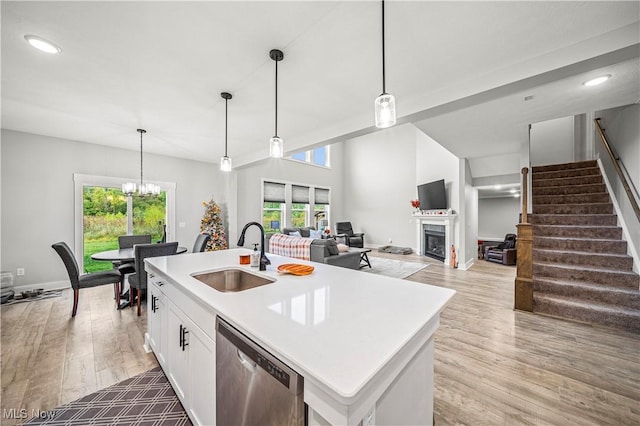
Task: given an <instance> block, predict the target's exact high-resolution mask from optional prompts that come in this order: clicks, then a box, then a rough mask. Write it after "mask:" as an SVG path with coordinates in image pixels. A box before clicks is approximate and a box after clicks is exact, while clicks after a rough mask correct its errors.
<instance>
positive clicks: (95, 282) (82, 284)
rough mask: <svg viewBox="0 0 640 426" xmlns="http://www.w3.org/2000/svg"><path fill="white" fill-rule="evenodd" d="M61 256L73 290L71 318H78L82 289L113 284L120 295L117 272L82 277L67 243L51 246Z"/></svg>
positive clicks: (118, 274) (119, 277) (101, 272)
mask: <svg viewBox="0 0 640 426" xmlns="http://www.w3.org/2000/svg"><path fill="white" fill-rule="evenodd" d="M51 247H52V248H53V249H54V250H55V251H56V252H57V253H58V255H59V256H60V258H61V259H62V262H64V266H65V267H66V268H67V273H68V274H69V280H70V281H71V288H72V289H73V309H72V311H71V317H75V316H76V312H77V310H78V296H79V293H80V289H81V288H89V287H97V286H99V285H105V284H113V285H114V286H115V291H116V293H120V279H121V276H120V272H118V271H116V270H113V269H112V270H109V271H100V272H92V273H90V274H82V275H80V270H79V268H78V262H76V258H75V256H74V255H73V252H72V251H71V249H70V248H69V246H68V245H67V243H65V242H59V243H55V244H53V245H52V246H51Z"/></svg>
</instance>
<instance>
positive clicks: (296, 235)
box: [289, 231, 302, 237]
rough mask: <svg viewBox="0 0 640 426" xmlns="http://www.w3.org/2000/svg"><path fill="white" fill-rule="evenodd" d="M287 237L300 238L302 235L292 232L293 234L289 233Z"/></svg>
mask: <svg viewBox="0 0 640 426" xmlns="http://www.w3.org/2000/svg"><path fill="white" fill-rule="evenodd" d="M289 236H291V237H301V236H302V235H300V232H298V231H294V232H290V233H289Z"/></svg>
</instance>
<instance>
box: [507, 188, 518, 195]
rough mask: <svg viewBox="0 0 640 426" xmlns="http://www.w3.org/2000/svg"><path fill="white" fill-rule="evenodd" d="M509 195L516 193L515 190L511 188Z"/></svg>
mask: <svg viewBox="0 0 640 426" xmlns="http://www.w3.org/2000/svg"><path fill="white" fill-rule="evenodd" d="M509 192H510V193H512V194H515V193H516V192H518V191H517V190H516V189H515V188H511V190H509Z"/></svg>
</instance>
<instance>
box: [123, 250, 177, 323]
mask: <svg viewBox="0 0 640 426" xmlns="http://www.w3.org/2000/svg"><path fill="white" fill-rule="evenodd" d="M177 251H178V242H177V241H174V242H172V243H160V244H136V245H135V246H133V253H134V256H135V261H134V263H135V267H136V273H135V274H133V275H130V276H129V287H130V288H129V303H130V304H131V306H133V290H136V296H137V298H138V316H140V305H141V299H142V297H141V296H142V292H143V291H146V290H147V271H145V270H144V260H145V259H146V258H148V257H158V256H171V255H174V254H176V252H177Z"/></svg>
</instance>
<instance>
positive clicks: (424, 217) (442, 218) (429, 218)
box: [412, 210, 457, 265]
mask: <svg viewBox="0 0 640 426" xmlns="http://www.w3.org/2000/svg"><path fill="white" fill-rule="evenodd" d="M412 217H413V218H414V219H415V220H416V238H417V244H416V247H419V248H420V254H421V255H424V225H444V227H445V231H444V236H445V247H446V248H447V249H446V250H445V256H446V257H445V259H444V264H445V265H449V264H450V260H451V245H452V244H453V241H454V237H453V232H454V226H455V223H456V218H457V215H456V214H455V213H453V211H451V210H433V211H426V212H424V211H423V212H416V213H414V214H413V215H412Z"/></svg>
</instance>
